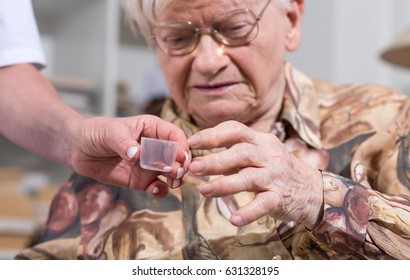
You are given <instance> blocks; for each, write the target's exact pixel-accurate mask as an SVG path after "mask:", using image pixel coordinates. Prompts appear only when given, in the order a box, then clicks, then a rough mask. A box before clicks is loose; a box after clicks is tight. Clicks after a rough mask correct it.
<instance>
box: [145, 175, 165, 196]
mask: <svg viewBox="0 0 410 280" xmlns="http://www.w3.org/2000/svg"><path fill="white" fill-rule="evenodd" d="M145 191H146V192H147V193H150V194H152V195H153V196H155V197H156V198H164V197H165V196H166V195H167V194H168V192H169V189H168V186H167V184H166V183H165V182H163V181H161V180H159V179H156V180H154V181H153V182H152V183H151V184H150V185H149V186H148V187H147V188H146V189H145Z"/></svg>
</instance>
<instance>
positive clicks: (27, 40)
mask: <svg viewBox="0 0 410 280" xmlns="http://www.w3.org/2000/svg"><path fill="white" fill-rule="evenodd" d="M20 63H33V64H35V65H36V66H37V67H39V68H42V67H44V65H45V56H44V52H43V48H42V45H41V41H40V36H39V32H38V28H37V23H36V20H35V17H34V12H33V7H32V4H31V1H30V0H0V67H3V66H7V65H12V64H20Z"/></svg>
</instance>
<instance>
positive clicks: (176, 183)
mask: <svg viewBox="0 0 410 280" xmlns="http://www.w3.org/2000/svg"><path fill="white" fill-rule="evenodd" d="M180 183H181V182H180V181H179V180H177V179H176V180H174V182H173V183H172V188H173V189H175V188H177V187H179V184H180Z"/></svg>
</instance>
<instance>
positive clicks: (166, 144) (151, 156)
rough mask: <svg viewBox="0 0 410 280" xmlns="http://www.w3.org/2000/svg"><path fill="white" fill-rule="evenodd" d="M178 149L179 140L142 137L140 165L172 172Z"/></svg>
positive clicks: (145, 167)
mask: <svg viewBox="0 0 410 280" xmlns="http://www.w3.org/2000/svg"><path fill="white" fill-rule="evenodd" d="M177 151H178V142H176V141H168V140H162V139H155V138H147V137H141V157H140V166H141V167H142V168H144V169H149V170H155V171H161V172H171V171H172V165H173V164H174V162H175V160H176V157H177Z"/></svg>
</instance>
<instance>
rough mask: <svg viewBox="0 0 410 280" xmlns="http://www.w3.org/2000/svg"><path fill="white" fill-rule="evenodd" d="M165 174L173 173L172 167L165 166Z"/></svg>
mask: <svg viewBox="0 0 410 280" xmlns="http://www.w3.org/2000/svg"><path fill="white" fill-rule="evenodd" d="M162 171H163V172H171V171H172V167H171V166H165V167H164V168H162Z"/></svg>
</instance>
